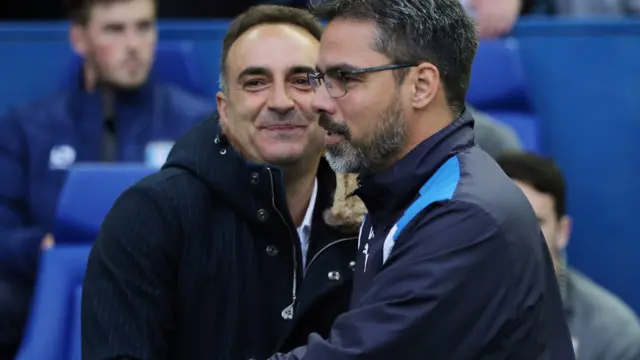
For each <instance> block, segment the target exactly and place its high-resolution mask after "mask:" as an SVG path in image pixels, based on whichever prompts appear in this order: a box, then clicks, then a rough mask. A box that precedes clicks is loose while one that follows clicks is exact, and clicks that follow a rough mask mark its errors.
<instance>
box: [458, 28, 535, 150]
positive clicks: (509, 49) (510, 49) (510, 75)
mask: <svg viewBox="0 0 640 360" xmlns="http://www.w3.org/2000/svg"><path fill="white" fill-rule="evenodd" d="M467 101H468V102H469V103H471V104H472V105H473V106H475V107H476V108H478V109H479V110H481V111H484V112H486V113H488V114H489V115H491V116H493V117H494V118H495V119H497V120H499V121H501V122H502V123H505V124H507V125H509V126H511V127H512V128H513V129H514V130H515V131H516V133H517V134H518V136H519V137H520V140H522V143H523V146H524V148H525V150H527V151H531V152H537V153H540V152H541V148H540V147H541V144H540V131H539V129H538V126H539V124H538V123H539V121H538V118H537V116H536V115H535V114H534V111H533V108H532V106H531V102H530V98H529V94H528V91H527V83H526V78H525V74H524V71H523V68H522V62H521V59H520V53H519V50H518V42H517V41H516V40H515V39H496V40H483V41H482V42H480V44H479V45H478V51H477V53H476V57H475V60H474V63H473V71H472V73H471V83H470V85H469V90H468V92H467Z"/></svg>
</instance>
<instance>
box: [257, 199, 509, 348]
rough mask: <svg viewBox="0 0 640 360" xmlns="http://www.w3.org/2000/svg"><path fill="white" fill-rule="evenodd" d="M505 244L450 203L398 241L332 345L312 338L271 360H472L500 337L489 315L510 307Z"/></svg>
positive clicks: (341, 321) (476, 217) (488, 224)
mask: <svg viewBox="0 0 640 360" xmlns="http://www.w3.org/2000/svg"><path fill="white" fill-rule="evenodd" d="M505 243H506V241H504V237H503V236H502V235H501V234H500V232H499V229H498V227H497V225H496V222H495V220H494V219H493V218H492V217H491V216H490V215H489V214H487V213H486V212H484V211H483V210H481V209H479V208H476V207H474V206H472V205H467V204H461V203H456V202H449V203H447V204H445V205H443V206H441V207H440V208H437V209H432V210H430V211H429V213H428V215H427V217H425V218H424V219H422V221H419V222H418V223H416V225H415V226H413V227H412V228H409V227H407V228H406V230H405V232H404V233H403V234H402V235H401V236H400V237H399V238H398V240H397V243H396V245H395V248H394V249H393V250H392V252H391V254H390V256H389V258H388V260H387V263H386V264H385V266H384V267H383V269H382V270H381V271H380V272H379V273H378V274H376V276H375V277H374V279H373V280H372V285H371V287H370V288H369V290H368V292H367V293H366V294H365V295H363V297H362V298H361V300H360V301H359V303H358V304H357V305H356V306H355V307H354V309H352V310H350V311H348V312H347V313H344V314H343V315H341V316H340V317H338V319H336V321H335V323H334V326H333V328H332V330H331V335H330V337H329V339H327V340H324V339H321V338H320V337H319V336H317V335H316V334H312V335H311V336H310V337H309V341H308V344H307V346H306V347H304V348H298V349H295V350H294V351H292V352H291V353H288V354H277V355H275V356H273V357H272V358H271V359H270V360H299V359H304V360H325V359H331V360H356V359H357V360H378V359H380V360H383V359H384V360H388V359H403V360H414V359H415V360H418V359H420V360H423V359H424V356H425V354H429V359H430V360H452V359H454V358H455V359H471V358H474V354H476V352H477V351H478V349H479V347H480V346H482V345H483V343H482V341H483V340H484V339H478V334H491V333H495V332H496V331H498V329H496V328H495V327H496V326H497V325H495V324H496V323H498V321H497V320H496V321H493V320H495V319H489V318H487V317H488V316H487V315H486V314H488V313H494V314H495V313H498V312H499V311H498V310H497V309H499V308H501V307H502V306H504V305H505V304H506V303H507V302H508V301H509V300H508V295H506V291H505V288H504V287H505V286H508V285H505V283H508V280H507V277H508V274H509V273H510V270H511V269H509V268H508V266H507V263H506V261H504V257H503V256H501V254H504V249H505V246H506V245H505ZM487 309H494V310H496V311H487ZM487 336H488V335H487ZM454 355H455V356H454Z"/></svg>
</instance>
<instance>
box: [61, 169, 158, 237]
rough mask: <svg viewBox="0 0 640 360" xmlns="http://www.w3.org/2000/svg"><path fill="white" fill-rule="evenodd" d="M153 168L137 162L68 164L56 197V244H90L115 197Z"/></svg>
mask: <svg viewBox="0 0 640 360" xmlns="http://www.w3.org/2000/svg"><path fill="white" fill-rule="evenodd" d="M154 171H156V170H155V169H153V168H149V167H145V166H144V165H138V164H113V165H111V164H110V165H105V164H81V165H75V166H73V167H71V168H70V169H69V173H68V175H67V180H66V182H65V184H64V186H63V188H62V191H61V193H60V198H59V200H58V211H57V214H56V218H55V221H54V226H53V235H54V237H55V239H56V243H57V244H88V243H92V242H93V241H94V240H95V238H96V236H97V235H98V231H99V230H100V226H101V225H102V220H103V219H104V217H105V216H106V215H107V213H108V212H109V210H110V209H111V206H113V203H114V202H115V200H116V199H117V198H118V196H120V194H122V192H124V191H125V190H126V189H127V188H128V187H130V186H131V185H133V184H134V183H136V182H137V181H138V180H140V179H142V178H143V177H145V176H147V175H149V174H151V173H153V172H154Z"/></svg>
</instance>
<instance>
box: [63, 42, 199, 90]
mask: <svg viewBox="0 0 640 360" xmlns="http://www.w3.org/2000/svg"><path fill="white" fill-rule="evenodd" d="M81 69H82V58H80V57H79V56H78V55H75V54H74V55H73V56H72V57H71V60H70V61H69V65H68V68H67V72H66V75H65V76H64V77H63V79H62V84H61V87H62V89H63V90H67V89H69V88H72V87H74V86H77V84H79V83H80V74H81V71H80V70H81ZM201 72H202V70H201V68H200V67H199V66H198V61H197V57H196V54H195V52H194V45H193V43H192V42H191V41H171V42H161V43H158V46H157V48H156V58H155V62H154V64H153V67H152V68H151V78H152V79H156V80H158V81H160V82H163V83H168V84H173V85H176V86H179V87H181V88H182V89H184V90H187V91H189V92H191V93H194V94H199V95H204V94H205V93H206V90H205V89H206V86H205V84H204V76H202V73H201Z"/></svg>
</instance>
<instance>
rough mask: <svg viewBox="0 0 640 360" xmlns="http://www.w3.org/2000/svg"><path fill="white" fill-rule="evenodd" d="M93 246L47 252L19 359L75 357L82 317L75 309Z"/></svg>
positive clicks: (49, 359) (61, 359) (43, 257)
mask: <svg viewBox="0 0 640 360" xmlns="http://www.w3.org/2000/svg"><path fill="white" fill-rule="evenodd" d="M90 250H91V247H90V246H88V245H75V246H58V247H55V248H53V249H51V250H47V251H45V252H44V253H43V255H42V259H41V262H40V269H39V274H38V282H37V286H36V291H35V296H34V299H33V304H32V307H31V313H30V316H29V322H28V324H27V328H26V331H25V335H24V338H23V340H22V346H21V348H20V351H19V352H18V356H17V357H16V360H68V359H70V358H71V357H70V352H71V350H73V349H72V348H71V345H72V330H73V329H74V325H73V324H74V323H75V322H77V321H78V319H77V314H75V313H74V309H77V302H78V297H79V295H78V290H77V289H78V287H79V286H81V284H82V280H83V279H84V272H85V270H86V267H87V259H88V257H89V252H90ZM75 312H77V310H75ZM73 331H76V330H73ZM76 335H77V334H76ZM74 346H75V345H74ZM74 351H77V349H76V350H74Z"/></svg>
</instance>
